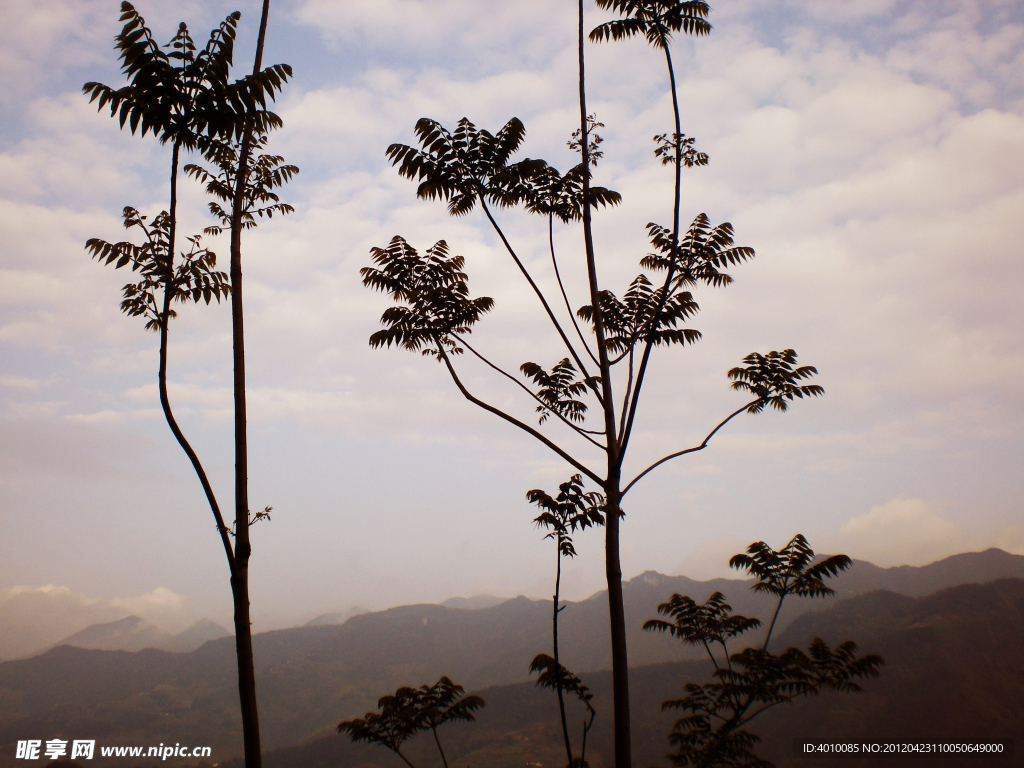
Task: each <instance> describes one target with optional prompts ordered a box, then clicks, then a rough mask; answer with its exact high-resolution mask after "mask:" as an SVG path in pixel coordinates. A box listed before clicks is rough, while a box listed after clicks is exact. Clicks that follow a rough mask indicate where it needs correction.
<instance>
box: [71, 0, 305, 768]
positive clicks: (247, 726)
mask: <svg viewBox="0 0 1024 768" xmlns="http://www.w3.org/2000/svg"><path fill="white" fill-rule="evenodd" d="M269 7H270V5H269V0H264V3H263V15H262V19H261V23H260V31H259V37H258V41H257V46H256V64H255V67H254V69H253V74H252V75H251V76H249V77H245V78H243V79H241V80H238V81H234V82H231V81H230V80H229V76H230V69H231V64H232V58H233V52H234V40H235V28H236V26H237V24H238V20H239V18H241V14H239V13H238V12H235V13H232V14H231V15H229V16H228V17H227V19H225V20H224V22H223V23H222V24H221V25H220V26H219V27H218V28H217V29H215V30H213V32H212V33H211V35H210V40H209V42H208V43H207V45H206V47H205V48H204V49H202V50H201V51H197V49H196V47H195V44H194V42H193V40H192V37H191V36H190V34H189V31H188V27H187V26H186V25H185V24H184V23H182V24H180V25H179V27H178V31H177V33H176V34H175V36H174V38H173V39H172V40H171V41H170V43H169V44H168V45H167V46H166V47H161V46H160V45H159V44H158V43H157V42H156V40H155V39H154V37H153V34H152V31H151V30H150V29H149V28H148V27H147V26H146V23H145V20H144V19H143V18H142V16H141V15H140V14H139V13H138V11H136V10H135V8H134V7H133V6H132V5H131V3H128V2H123V3H122V4H121V19H120V20H121V21H122V22H124V27H123V28H122V30H121V33H120V34H119V35H118V36H117V38H116V41H115V49H116V50H117V51H119V55H120V58H121V60H122V62H123V64H122V71H123V72H124V74H125V76H126V77H127V78H128V81H129V82H128V84H127V85H125V86H123V87H122V88H120V89H116V90H115V89H113V88H111V87H109V86H106V85H103V84H102V83H95V82H93V83H86V84H85V85H84V86H83V91H84V92H85V93H86V94H87V95H88V96H89V97H90V102H97V106H98V108H99V109H101V110H102V109H103V108H104V107H107V106H109V108H110V114H111V116H116V117H117V118H118V120H119V122H120V124H121V127H122V128H123V127H124V126H125V125H127V126H128V127H129V128H130V130H131V132H132V133H133V134H134V133H135V132H136V131H137V130H140V129H141V133H142V135H143V136H145V135H146V133H153V135H155V136H156V137H157V138H158V139H159V140H160V142H161V143H168V142H170V143H171V174H170V182H171V189H170V204H169V209H168V211H166V212H162V213H161V214H160V215H159V216H157V218H156V219H154V222H153V225H152V226H151V227H147V226H146V225H145V223H144V222H145V217H142V216H140V215H139V214H138V213H137V212H135V211H134V209H130V208H126V209H125V226H126V227H133V226H134V227H140V228H141V229H142V230H143V231H144V232H145V237H146V244H144V245H143V246H134V245H132V244H131V243H127V242H122V243H117V244H111V243H107V242H105V241H101V240H96V239H94V240H90V241H89V242H88V243H87V245H86V247H87V249H88V250H89V251H90V252H91V253H92V254H93V255H94V256H95V257H97V258H100V259H101V260H102V261H104V262H105V263H107V264H110V263H114V265H115V267H117V268H120V267H123V266H126V265H129V264H130V265H131V266H132V269H133V270H136V271H140V272H141V273H142V275H143V278H144V279H143V280H142V281H141V282H140V283H138V284H135V285H134V287H133V286H132V285H129V286H126V287H125V299H124V301H123V302H122V309H123V310H124V311H125V312H127V313H128V314H130V315H140V314H141V315H145V316H146V317H147V318H149V322H148V323H147V328H150V329H152V330H156V331H157V332H158V333H159V334H160V367H159V373H158V382H159V391H160V404H161V408H162V409H163V412H164V417H165V418H166V420H167V423H168V425H169V426H170V428H171V431H172V433H173V434H174V436H175V438H176V439H177V441H178V443H179V445H181V447H182V449H183V450H184V451H185V453H186V455H187V456H188V458H189V460H190V461H191V463H192V466H193V468H194V469H195V471H196V474H197V476H198V477H199V480H200V483H201V484H202V486H203V491H204V492H205V493H206V498H207V501H208V502H209V505H210V509H211V511H212V512H213V515H214V518H215V520H216V523H217V529H218V532H219V534H220V536H221V540H222V543H223V546H224V552H225V555H226V557H227V561H228V568H229V571H230V575H231V592H232V599H233V602H234V614H235V617H234V623H235V642H236V651H237V657H238V686H239V697H240V701H241V710H242V729H243V734H244V742H245V760H246V766H247V768H258V766H259V765H260V763H261V757H260V738H259V717H258V710H257V705H256V680H255V674H254V671H253V658H252V628H251V622H250V618H249V583H248V563H249V556H250V552H251V548H250V544H249V525H250V524H251V523H252V522H254V521H255V520H258V519H262V518H268V517H269V509H270V508H269V507H268V508H266V509H264V510H263V512H259V513H257V514H256V515H255V516H251V515H250V512H249V503H248V490H247V489H248V480H247V470H246V467H247V460H246V454H247V449H246V433H245V395H244V383H245V376H244V371H245V366H244V352H243V347H242V343H241V339H242V335H241V333H242V317H241V312H242V304H241V300H242V286H241V262H240V258H241V250H240V248H241V246H240V243H241V239H240V238H241V230H242V228H243V227H244V226H245V225H246V219H245V216H246V213H247V212H248V214H249V221H250V222H251V218H252V217H251V213H252V212H253V211H254V208H253V205H254V203H257V202H260V201H263V202H266V200H267V199H268V198H267V194H270V195H271V197H272V198H273V202H274V203H275V204H276V205H271V206H269V207H266V206H265V207H264V208H263V210H262V213H264V214H265V215H268V216H269V215H270V214H271V213H272V212H273V211H274V210H277V211H279V212H281V213H285V212H287V210H289V209H290V207H289V206H285V205H282V204H280V203H279V201H277V199H276V196H274V195H273V194H272V193H271V192H270V191H269V190H270V187H269V186H268V184H267V173H266V169H265V168H264V169H261V170H258V171H257V172H256V174H255V178H253V174H252V173H250V170H249V167H248V153H249V151H250V147H251V145H252V143H253V137H254V136H256V137H264V136H265V135H266V133H267V132H268V131H270V130H271V129H273V128H275V127H278V126H280V125H281V120H280V118H278V117H277V116H276V115H275V114H273V113H272V112H270V111H268V110H267V109H266V104H267V99H268V98H270V99H273V97H274V93H275V91H276V90H280V88H281V87H282V85H283V83H284V82H285V81H286V80H287V79H288V78H289V77H290V76H291V68H290V67H289V66H288V65H286V64H278V65H274V66H272V67H268V68H267V69H261V66H260V63H261V60H262V55H263V45H264V40H265V37H266V27H267V16H268V14H269ZM233 143H234V144H236V145H237V146H238V152H237V156H236V158H234V159H235V160H236V161H237V165H236V169H235V171H234V173H233V175H231V174H230V173H229V172H228V171H227V170H226V166H225V165H221V171H222V172H224V173H225V174H227V175H226V176H225V178H226V180H227V181H228V182H229V183H230V182H232V181H233V182H234V183H235V189H234V194H233V196H232V207H231V215H230V217H229V224H230V228H231V267H230V270H231V272H230V285H229V284H228V283H227V281H226V280H225V277H226V276H225V275H224V273H222V272H214V271H213V267H214V265H215V260H216V257H215V256H214V255H213V254H212V253H211V252H209V251H208V250H205V249H202V248H201V246H200V244H199V239H198V237H195V238H189V242H190V243H191V246H192V247H191V249H190V251H188V252H187V253H183V254H182V258H183V259H184V262H183V264H182V265H181V266H179V267H176V266H175V263H174V262H175V256H176V238H177V205H178V163H179V157H180V153H181V150H182V149H185V150H186V151H190V150H196V149H200V150H204V151H206V152H207V153H211V154H210V156H211V157H213V158H214V159H221V160H225V161H226V160H227V159H228V154H225V151H224V148H225V147H231V146H233ZM275 159H276V160H277V164H278V165H279V164H280V158H275ZM287 168H291V167H290V166H289V167H287ZM276 170H277V173H278V176H277V177H274V175H273V173H271V174H270V180H271V181H272V182H275V183H283V181H286V180H287V178H288V177H289V176H290V175H291V174H292V173H294V172H295V170H297V169H292V170H288V171H283V170H282V169H281V168H277V169H276ZM282 174H285V175H283V176H282ZM209 182H210V184H213V185H214V186H215V182H216V179H210V180H209ZM210 184H208V188H209V186H210ZM270 186H273V184H271V185H270ZM256 212H257V213H259V212H261V211H259V210H256ZM215 213H216V211H215ZM222 219H223V217H222ZM132 290H134V291H135V292H134V293H131V291H132ZM159 291H162V296H161V297H160V298H159V299H158V298H157V297H156V293H157V292H159ZM229 293H230V294H231V297H232V319H233V328H234V333H233V338H234V340H235V344H234V361H235V445H236V462H235V522H234V525H233V526H232V528H230V529H229V528H228V526H227V525H226V524H225V522H224V519H223V515H222V514H221V511H220V506H219V504H218V503H217V500H216V497H215V495H214V493H213V489H212V487H211V485H210V483H209V480H208V478H207V475H206V472H205V470H204V469H203V466H202V464H201V462H200V461H199V458H198V456H197V455H196V453H195V451H194V450H193V449H192V447H191V445H190V444H189V442H188V440H187V439H186V438H185V436H184V434H183V433H182V431H181V429H180V428H179V427H178V424H177V422H176V420H175V418H174V415H173V412H172V410H171V405H170V399H169V397H168V394H167V343H168V331H169V321H170V318H171V317H173V315H174V313H173V311H172V310H171V303H172V301H181V300H184V299H186V298H192V300H194V301H198V300H199V299H200V298H202V299H204V300H205V301H206V302H207V303H209V302H210V300H211V298H217V300H218V301H219V300H220V298H221V297H223V296H227V295H228V294H229ZM157 302H159V303H157ZM232 536H233V537H234V543H233V544H232V541H231V538H230V537H232Z"/></svg>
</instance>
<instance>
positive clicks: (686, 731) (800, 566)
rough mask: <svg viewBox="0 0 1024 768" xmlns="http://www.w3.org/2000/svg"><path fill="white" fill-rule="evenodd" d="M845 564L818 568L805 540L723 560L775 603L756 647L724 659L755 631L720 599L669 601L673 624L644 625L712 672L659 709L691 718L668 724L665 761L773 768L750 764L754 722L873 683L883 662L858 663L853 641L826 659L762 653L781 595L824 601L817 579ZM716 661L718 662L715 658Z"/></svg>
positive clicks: (665, 609)
mask: <svg viewBox="0 0 1024 768" xmlns="http://www.w3.org/2000/svg"><path fill="white" fill-rule="evenodd" d="M850 564H851V560H850V558H849V557H847V556H846V555H832V556H831V557H826V558H823V559H820V560H816V559H815V557H814V551H813V550H812V549H811V548H810V546H809V545H808V543H807V540H806V539H805V538H804V537H803V536H801V535H800V534H797V535H796V536H794V537H793V539H792V540H791V541H790V542H789V543H788V544H787V545H786V546H785V547H784V548H783V549H781V550H780V551H778V552H776V551H775V550H773V549H772V548H771V547H769V546H768V545H767V544H765V543H764V542H763V541H758V542H755V543H754V544H751V545H750V546H749V547H747V551H746V553H745V554H740V555H735V556H734V557H733V558H732V559H731V560H729V565H730V566H732V567H733V568H738V569H740V570H745V571H748V572H749V573H751V574H752V575H753V576H755V577H756V578H757V581H756V582H755V583H754V585H753V587H752V589H753V590H754V591H755V592H762V593H766V594H769V595H773V596H775V597H776V598H777V599H778V602H777V603H776V606H775V612H774V613H773V614H772V620H771V624H770V625H769V626H768V631H767V632H766V633H765V637H764V641H763V642H762V643H761V645H760V646H759V647H750V648H745V649H743V650H742V651H740V652H739V653H732V654H730V653H729V647H728V643H729V641H731V640H733V639H734V638H736V637H738V636H739V635H741V634H743V633H744V632H747V631H749V630H752V629H756V628H757V627H759V626H761V622H760V621H759V620H758V619H754V618H747V617H746V616H739V615H734V614H733V613H732V608H731V606H729V604H728V603H726V602H725V596H724V595H723V594H722V593H721V592H715V593H714V594H712V595H711V596H710V597H709V598H708V599H707V601H706V602H705V603H703V604H701V605H698V604H697V603H696V602H694V600H692V599H691V598H689V597H686V596H684V595H678V594H674V595H672V597H670V598H669V600H668V602H666V603H662V604H661V605H659V606H658V613H660V614H662V615H663V616H668V617H670V618H671V619H672V621H671V622H669V621H665V620H663V619H651V620H649V621H647V622H645V623H644V629H645V630H648V631H655V632H668V633H669V634H671V635H673V636H674V637H678V638H679V639H680V640H682V641H683V642H685V643H688V644H690V645H702V646H703V647H704V649H705V650H706V651H707V653H708V656H709V657H710V659H711V662H712V664H714V667H715V671H714V673H713V674H714V678H715V682H712V683H705V684H703V685H698V684H694V683H690V684H688V685H687V686H686V692H687V695H686V696H685V697H684V698H682V699H672V700H670V701H666V702H664V703H663V704H662V709H682V710H684V711H685V712H688V713H689V714H688V715H687V716H686V717H683V718H682V719H680V720H679V721H677V722H676V724H675V726H674V727H673V728H672V732H671V734H669V742H670V743H671V744H672V746H674V747H676V752H674V753H673V754H670V755H669V756H668V757H669V759H670V760H671V761H672V763H673V764H675V765H678V766H695V767H698V768H712V767H715V768H717V767H718V766H722V767H723V768H724V767H725V766H735V767H736V768H774V767H773V765H772V763H770V762H769V761H767V760H764V759H763V758H760V757H758V756H757V755H756V754H755V753H754V747H755V746H756V745H757V743H758V742H759V741H760V739H759V738H758V737H757V736H755V735H754V734H753V733H750V732H749V731H746V730H743V728H744V727H745V726H746V725H747V724H748V723H749V722H750V721H751V720H753V719H754V718H755V717H757V716H758V715H760V714H761V713H762V712H765V711H767V710H769V709H771V708H772V707H775V706H778V705H779V704H788V703H790V702H791V701H793V699H796V698H799V697H801V696H815V695H817V694H818V693H820V692H821V691H823V690H829V691H844V692H849V693H856V692H859V691H860V690H861V688H860V686H859V685H857V683H855V682H853V680H854V679H855V678H856V679H864V678H868V677H877V676H878V674H879V671H880V669H881V667H882V665H883V664H884V663H885V662H884V660H883V659H882V657H881V656H877V655H873V654H872V655H868V656H860V657H858V656H857V655H856V653H857V644H856V643H854V642H853V641H852V640H847V641H846V642H844V643H841V644H840V645H839V646H837V647H836V648H835V649H830V648H829V647H828V645H827V644H826V643H825V641H823V640H822V639H821V638H818V637H816V638H814V639H813V640H811V642H810V645H809V646H808V649H807V653H804V652H803V651H801V650H800V649H799V648H787V649H786V650H785V651H783V652H782V653H781V654H779V655H776V654H773V653H770V652H769V651H768V643H769V642H770V641H771V638H772V632H773V631H774V629H775V621H776V619H778V616H779V611H780V610H781V609H782V603H783V601H784V600H785V599H786V597H787V596H789V595H796V596H798V597H824V596H826V595H831V594H833V592H834V590H833V589H832V588H831V587H828V586H826V585H825V582H824V579H827V578H831V577H833V576H835V575H837V574H838V573H839V572H840V571H843V570H845V569H846V568H848V567H849V566H850ZM716 651H717V654H716Z"/></svg>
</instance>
